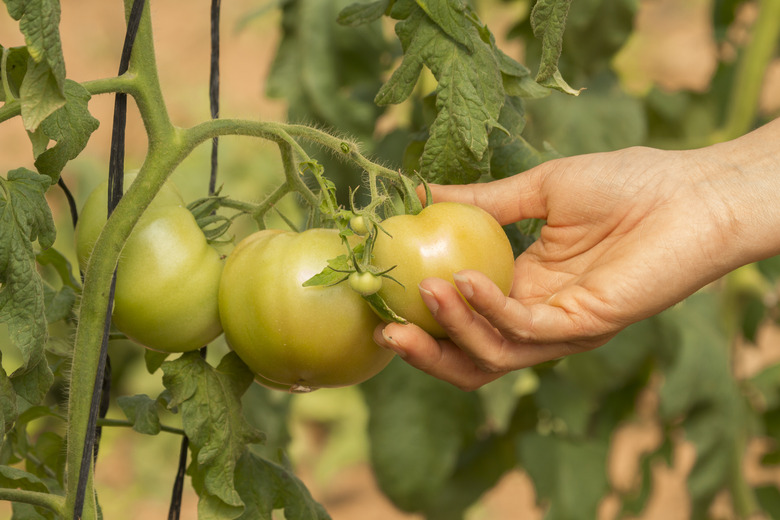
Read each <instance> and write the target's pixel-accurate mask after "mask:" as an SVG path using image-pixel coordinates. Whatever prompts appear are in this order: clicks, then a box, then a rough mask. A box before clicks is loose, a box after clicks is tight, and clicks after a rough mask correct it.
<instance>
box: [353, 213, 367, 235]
mask: <svg viewBox="0 0 780 520" xmlns="http://www.w3.org/2000/svg"><path fill="white" fill-rule="evenodd" d="M369 224H370V223H369V221H368V220H367V219H366V217H364V216H363V215H355V216H354V217H352V218H351V219H349V228H350V229H351V230H352V231H354V232H355V234H356V235H360V236H365V235H367V234H368V231H369V227H368V226H369Z"/></svg>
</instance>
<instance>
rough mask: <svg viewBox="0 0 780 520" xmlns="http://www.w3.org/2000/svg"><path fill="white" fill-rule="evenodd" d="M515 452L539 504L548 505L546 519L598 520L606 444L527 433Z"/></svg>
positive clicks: (604, 482) (605, 486) (603, 492)
mask: <svg viewBox="0 0 780 520" xmlns="http://www.w3.org/2000/svg"><path fill="white" fill-rule="evenodd" d="M518 450H519V452H520V460H521V461H522V466H523V469H524V470H525V471H527V472H528V474H529V475H530V476H531V478H532V479H533V481H534V487H535V488H536V495H537V499H538V501H539V502H541V503H543V504H549V509H548V511H547V514H546V515H545V519H546V520H559V519H560V520H580V519H581V520H590V519H592V518H598V516H599V515H598V509H599V504H600V503H601V501H602V499H603V497H604V496H605V495H606V494H607V492H608V491H609V482H608V480H607V471H606V461H607V453H608V445H607V444H606V443H595V442H592V441H585V440H580V441H578V440H573V439H565V438H559V437H555V436H544V435H540V434H538V433H528V434H525V435H522V436H521V437H520V438H519V439H518Z"/></svg>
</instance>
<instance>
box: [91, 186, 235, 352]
mask: <svg viewBox="0 0 780 520" xmlns="http://www.w3.org/2000/svg"><path fill="white" fill-rule="evenodd" d="M134 179H135V176H134V175H127V176H125V180H126V182H128V183H131V182H132V181H133V180H134ZM107 186H108V183H107V182H105V183H103V184H101V185H99V186H98V187H97V188H95V191H94V192H93V193H92V194H91V195H90V197H89V198H88V199H87V202H86V203H85V205H84V208H83V209H82V211H81V219H80V220H79V223H78V225H77V226H76V251H77V254H78V258H79V265H80V266H81V267H82V269H84V270H86V268H87V262H88V260H89V253H90V251H91V250H92V247H93V246H94V244H95V242H96V241H97V235H98V234H99V231H100V229H102V227H103V226H104V225H105V222H106V213H107V195H106V193H107V191H106V190H107ZM222 265H223V262H222V260H221V259H220V255H219V253H217V251H216V250H215V249H214V248H213V247H211V246H210V245H209V244H208V242H207V241H206V237H205V236H204V235H203V232H202V231H201V230H200V228H199V227H198V224H197V222H196V221H195V218H194V217H193V215H192V213H190V212H189V210H187V208H186V207H184V201H183V200H182V198H181V195H179V193H178V190H176V187H175V186H174V185H173V184H171V183H170V182H168V183H166V184H165V185H164V186H163V188H162V189H161V190H160V192H159V193H158V194H157V196H156V197H155V198H154V200H153V201H152V203H151V204H150V206H149V207H148V208H147V210H146V211H145V212H144V214H143V216H142V217H141V218H140V219H139V222H138V224H137V225H136V227H135V229H134V230H133V233H132V234H131V235H130V237H128V239H127V242H126V243H125V246H124V248H123V249H122V255H121V256H120V258H119V266H118V267H117V273H116V294H115V299H114V309H113V320H114V324H115V325H116V327H117V328H118V329H119V330H120V331H121V332H123V333H125V334H126V335H127V336H128V337H129V338H130V339H132V340H134V341H137V342H138V343H140V344H142V345H144V346H146V347H149V348H151V349H155V350H160V351H163V352H187V351H189V350H195V349H198V348H201V347H202V346H204V345H207V344H208V343H210V342H211V341H212V340H214V338H216V337H217V336H218V335H219V334H221V332H222V326H221V324H220V321H219V310H218V308H217V292H218V289H219V279H220V275H221V273H222Z"/></svg>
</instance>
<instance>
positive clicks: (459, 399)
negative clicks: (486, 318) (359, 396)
mask: <svg viewBox="0 0 780 520" xmlns="http://www.w3.org/2000/svg"><path fill="white" fill-rule="evenodd" d="M362 388H363V390H364V395H365V398H366V402H367V405H368V408H369V410H370V417H369V424H368V434H369V438H370V442H371V449H370V452H371V461H372V464H373V467H374V471H375V472H376V477H377V481H378V483H379V486H380V488H381V489H382V490H383V492H384V493H385V494H387V496H388V497H389V498H390V499H391V500H392V501H393V502H394V503H395V504H396V505H397V506H398V507H400V508H401V509H403V510H406V511H419V510H422V509H425V508H426V505H427V504H429V503H431V502H432V501H434V500H436V498H437V496H438V495H439V493H440V492H441V490H442V489H443V487H444V486H445V483H446V482H447V480H448V479H449V478H450V477H451V476H452V474H453V472H454V471H455V468H456V465H457V462H458V457H459V454H460V453H461V451H462V450H463V448H464V447H465V446H467V445H468V444H469V443H470V442H473V440H474V437H475V435H476V430H477V428H478V427H479V425H480V424H481V419H482V417H481V408H480V403H479V397H478V396H477V395H476V394H475V393H466V392H462V391H460V390H458V389H457V388H455V387H454V386H451V385H450V384H448V383H445V382H443V381H440V380H438V379H435V378H433V377H430V376H428V375H427V374H424V373H423V372H420V371H418V370H416V369H414V368H412V367H410V366H409V365H407V364H405V363H403V362H402V361H400V360H394V361H393V362H391V363H390V365H389V366H388V367H387V368H386V369H385V370H383V371H382V373H381V374H379V375H378V376H376V377H374V378H372V379H370V380H369V381H367V382H365V383H363V385H362ZM421 396H424V398H421Z"/></svg>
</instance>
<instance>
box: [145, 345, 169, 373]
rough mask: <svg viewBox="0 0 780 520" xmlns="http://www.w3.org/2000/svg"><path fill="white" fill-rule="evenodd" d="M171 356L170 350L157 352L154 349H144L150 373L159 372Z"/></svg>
mask: <svg viewBox="0 0 780 520" xmlns="http://www.w3.org/2000/svg"><path fill="white" fill-rule="evenodd" d="M168 356H170V353H169V352H157V351H156V350H152V349H148V348H147V349H144V363H145V364H146V370H147V372H149V373H150V374H154V373H155V372H157V369H158V368H160V367H161V366H162V364H163V362H164V361H165V360H166V359H168Z"/></svg>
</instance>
